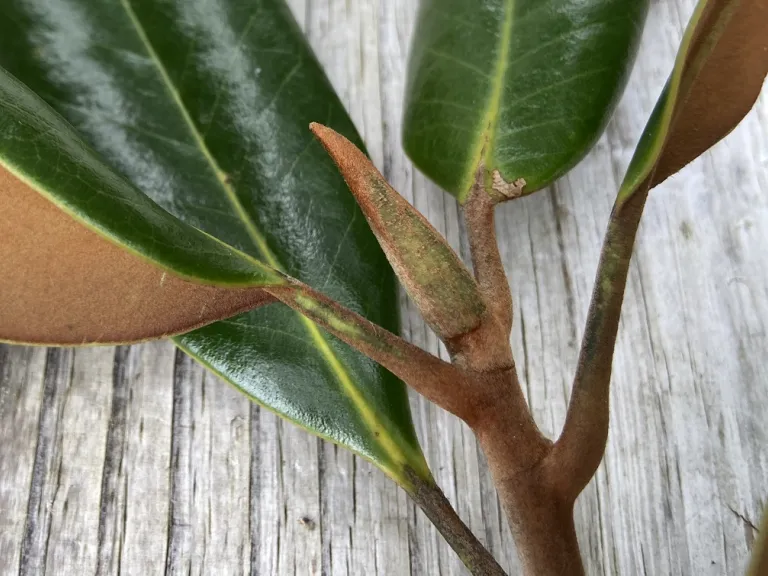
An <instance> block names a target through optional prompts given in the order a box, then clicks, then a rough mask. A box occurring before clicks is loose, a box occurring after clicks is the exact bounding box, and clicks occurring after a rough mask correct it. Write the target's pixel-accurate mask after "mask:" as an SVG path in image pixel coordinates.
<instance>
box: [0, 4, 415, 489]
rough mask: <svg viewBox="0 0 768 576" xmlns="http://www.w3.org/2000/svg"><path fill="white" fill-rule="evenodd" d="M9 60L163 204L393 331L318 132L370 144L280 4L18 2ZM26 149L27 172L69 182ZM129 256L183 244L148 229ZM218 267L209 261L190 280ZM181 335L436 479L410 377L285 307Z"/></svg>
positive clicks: (240, 376)
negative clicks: (418, 428)
mask: <svg viewBox="0 0 768 576" xmlns="http://www.w3.org/2000/svg"><path fill="white" fill-rule="evenodd" d="M0 65H2V66H3V67H5V68H6V69H8V70H9V71H10V72H11V73H12V74H14V75H15V76H17V77H18V78H19V79H20V80H21V81H22V82H24V83H25V84H26V85H27V86H29V87H30V88H31V89H32V90H33V91H34V92H36V93H37V94H38V95H39V96H41V97H42V98H43V99H44V100H45V101H46V102H47V103H48V104H49V105H50V106H52V107H53V108H54V109H55V110H56V111H57V112H59V113H60V114H61V115H62V116H64V117H65V118H66V119H67V120H68V121H69V122H70V123H71V124H72V125H74V126H75V127H76V128H77V129H78V130H79V131H80V133H81V134H82V135H83V136H84V138H85V140H86V141H87V142H88V143H89V144H90V145H91V146H93V148H95V149H96V150H97V151H98V152H99V153H100V154H101V155H102V156H103V157H104V158H106V160H107V161H108V162H109V163H110V164H111V166H113V167H114V168H115V169H116V170H117V172H119V173H120V174H122V175H123V176H125V177H126V178H127V179H128V180H129V181H130V182H131V183H133V185H135V186H136V187H137V188H138V189H140V190H143V191H145V192H146V193H147V194H148V195H149V196H150V197H151V198H152V200H154V202H156V203H157V204H158V205H159V206H160V207H162V208H164V209H165V210H167V211H168V212H170V213H171V214H173V215H174V216H176V217H178V218H179V219H180V220H182V221H183V222H185V223H187V224H190V225H192V226H194V227H195V228H199V229H201V230H203V231H204V232H207V233H208V234H211V235H212V236H215V237H216V238H219V239H221V240H222V241H224V242H226V243H227V244H228V245H231V246H233V247H235V248H236V249H238V250H240V251H242V252H244V253H246V254H248V255H249V256H250V257H252V258H254V259H256V260H258V261H261V262H264V263H265V264H267V265H268V266H270V267H273V268H275V269H278V270H282V271H285V272H287V273H289V274H291V275H292V276H294V277H297V278H299V279H300V280H302V281H304V282H306V283H307V284H309V285H312V286H314V287H316V288H318V289H319V290H321V291H322V292H324V293H325V294H327V295H328V296H330V297H332V298H334V299H335V300H337V301H338V302H340V303H342V304H343V305H345V306H347V307H349V308H350V309H352V310H355V311H358V312H360V313H362V314H364V315H365V316H366V317H367V318H369V319H370V320H372V321H373V322H375V323H377V324H379V325H382V326H384V327H386V328H388V329H389V330H391V331H395V332H396V331H397V329H398V313H397V303H396V291H395V282H394V277H393V274H392V272H391V269H390V268H389V267H388V265H387V263H386V260H385V258H384V255H383V254H382V252H381V251H380V249H379V248H378V246H377V243H376V240H375V238H374V237H373V235H372V234H371V232H370V230H369V229H368V227H367V226H366V223H365V219H364V218H363V217H362V215H361V214H360V212H359V209H358V208H357V206H356V205H355V202H354V199H353V198H352V196H351V195H350V194H349V193H348V191H347V190H346V186H345V184H344V182H343V180H342V178H341V177H340V176H339V175H338V173H337V171H336V170H335V168H334V166H333V163H332V162H331V161H330V159H329V158H328V157H327V155H326V154H325V152H324V151H323V149H322V147H321V146H320V145H319V144H318V143H316V142H315V141H314V139H313V137H312V135H311V133H310V132H309V130H308V129H307V126H308V124H309V123H310V122H311V121H322V122H324V123H326V124H329V125H331V126H333V127H334V128H335V129H336V130H338V131H339V132H341V133H343V134H346V135H347V136H348V137H349V138H351V139H352V140H353V141H355V142H358V143H359V142H360V139H359V137H358V136H357V134H356V132H355V130H354V127H353V126H352V124H351V122H350V120H349V118H348V117H347V115H346V113H345V111H344V108H343V106H342V105H341V103H340V102H339V100H338V98H337V97H336V96H335V95H334V93H333V91H332V88H331V87H330V85H329V83H328V81H327V79H326V78H325V76H324V74H323V73H322V71H321V69H320V67H319V65H318V63H317V62H316V60H315V58H314V56H313V55H312V53H311V51H310V50H309V48H308V47H307V45H306V43H305V41H304V39H303V36H302V34H301V31H300V30H299V28H298V27H297V25H296V23H295V22H294V21H293V18H292V16H291V14H290V11H289V10H288V8H287V6H286V5H285V4H284V2H283V1H282V0H262V1H260V2H253V1H252V0H223V1H221V2H216V3H212V2H208V1H206V0H8V1H6V2H3V3H2V5H0ZM11 105H12V104H11ZM0 122H2V120H0ZM29 146H30V151H29V154H28V160H29V163H28V164H27V165H26V166H25V167H24V170H26V171H27V172H29V173H32V174H35V173H36V172H37V171H38V170H40V169H43V170H52V171H53V172H54V173H55V171H56V170H59V172H61V173H64V172H65V170H64V169H60V167H56V161H55V159H52V158H50V157H45V158H43V162H42V163H39V162H38V163H36V162H35V161H34V155H33V154H34V143H29ZM41 166H42V167H43V168H41ZM115 178H117V177H116V176H115ZM74 184H76V183H75V182H73V186H71V187H66V186H65V187H64V189H60V190H59V193H60V194H61V195H62V196H64V197H68V198H70V199H71V198H72V197H77V196H78V195H84V197H85V198H86V202H85V204H84V205H83V206H81V207H79V208H77V210H80V211H81V212H82V214H76V216H79V215H83V214H84V215H85V216H83V218H84V219H87V218H96V219H101V220H103V219H109V218H113V219H114V220H115V221H119V220H120V219H121V218H122V216H121V215H120V214H117V213H114V214H110V213H107V212H105V213H103V214H96V215H94V214H93V213H92V212H91V211H90V208H89V206H88V202H90V199H91V198H92V197H94V194H92V193H91V192H90V191H88V190H85V191H84V190H83V189H82V188H78V187H77V186H75V185H74ZM59 188H61V187H59ZM132 248H133V249H134V250H135V251H136V252H137V253H143V252H145V251H148V250H149V251H154V252H155V253H157V254H160V257H165V258H169V256H168V254H172V253H175V252H176V251H177V250H178V248H179V247H178V245H176V244H175V243H173V242H171V243H169V244H167V245H166V244H164V243H162V242H156V241H155V238H153V237H151V236H150V237H144V238H138V239H136V241H135V245H134V246H132ZM193 252H194V250H193ZM246 261H249V262H251V261H250V260H247V259H246ZM171 268H172V267H171ZM172 269H174V270H175V268H172ZM214 272H215V267H213V266H209V265H208V264H207V263H206V262H205V261H200V262H198V263H196V265H195V266H194V267H193V269H192V271H191V273H190V274H189V275H190V276H196V277H198V278H199V279H200V280H201V281H207V278H209V277H210V276H211V275H212V274H214ZM224 283H225V284H226V283H228V282H224ZM175 341H176V343H177V345H179V346H180V347H181V348H182V349H183V350H185V351H186V352H188V353H189V354H190V355H192V356H193V357H195V358H196V359H197V360H199V361H200V362H201V363H203V364H205V365H206V366H208V367H209V368H210V369H211V370H213V371H214V372H216V373H217V374H219V375H221V376H222V377H223V378H224V379H226V380H228V381H229V382H231V383H232V384H234V385H235V386H237V387H238V388H240V389H241V390H243V391H244V392H245V393H246V394H248V395H249V396H251V397H252V398H254V399H255V400H257V401H259V402H260V403H262V404H263V405H265V406H267V407H268V408H270V409H271V410H274V411H276V412H277V413H279V414H280V415H282V416H284V417H286V418H288V419H289V420H292V421H293V422H295V423H297V424H299V425H300V426H302V427H304V428H306V429H308V430H310V431H312V432H314V433H316V434H318V435H320V436H322V437H325V438H328V439H330V440H332V441H334V442H337V443H339V444H342V445H345V446H347V447H349V448H351V449H352V450H354V451H356V452H358V453H359V454H361V455H363V456H365V457H366V458H368V459H370V460H372V461H374V462H375V463H376V464H377V465H379V466H380V467H382V468H383V469H384V470H385V471H386V472H387V473H388V474H390V475H391V476H393V477H394V478H395V479H396V480H398V481H400V482H401V483H405V482H406V476H407V473H406V472H405V470H406V469H411V470H414V471H416V472H417V473H418V474H420V475H421V476H423V477H428V476H429V472H428V471H427V469H426V464H425V463H424V459H423V456H422V454H421V450H420V448H419V446H418V442H417V440H416V436H415V433H414V430H413V425H412V422H411V417H410V412H409V407H408V401H407V395H406V393H405V390H404V387H403V385H402V383H401V382H399V381H398V380H397V379H395V378H394V377H393V376H392V375H391V374H389V373H388V372H387V371H385V370H384V369H382V368H380V367H379V366H377V365H376V364H374V363H373V362H372V361H370V360H368V359H367V358H365V357H363V356H362V355H360V354H359V353H357V352H355V351H353V350H351V349H350V348H349V347H347V346H346V345H345V344H343V343H341V342H339V341H338V340H336V339H335V338H333V337H331V336H329V335H328V334H326V333H324V332H321V331H320V330H319V329H318V328H317V327H316V326H315V325H314V324H312V323H311V322H309V321H308V320H306V319H305V318H303V317H302V316H300V315H298V314H297V313H295V312H293V311H291V310H289V309H287V308H285V307H284V306H278V305H273V306H266V307H263V308H260V309H258V310H255V311H253V312H250V313H248V314H244V315H241V316H238V317H235V318H232V319H230V320H226V321H222V322H217V323H215V324H212V325H209V326H206V327H204V328H201V329H199V330H196V331H194V332H191V333H189V334H185V335H183V336H178V337H176V338H175Z"/></svg>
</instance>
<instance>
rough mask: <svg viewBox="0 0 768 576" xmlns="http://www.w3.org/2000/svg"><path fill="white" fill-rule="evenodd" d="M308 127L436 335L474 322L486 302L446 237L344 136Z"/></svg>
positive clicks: (452, 332)
mask: <svg viewBox="0 0 768 576" xmlns="http://www.w3.org/2000/svg"><path fill="white" fill-rule="evenodd" d="M310 129H311V130H312V132H313V133H314V134H315V136H317V138H318V139H319V140H320V142H321V143H322V145H323V146H324V147H325V149H326V150H327V151H328V153H329V154H330V156H331V158H332V159H333V161H334V162H335V163H336V165H337V166H338V167H339V171H340V172H341V174H342V176H344V179H345V180H346V182H347V185H348V186H349V188H350V190H351V191H352V194H354V196H355V199H356V200H357V203H358V204H359V205H360V208H361V209H362V211H363V213H364V214H365V217H366V219H367V220H368V223H369V224H370V226H371V228H372V230H373V233H374V234H375V235H376V238H377V239H378V241H379V244H380V245H381V247H382V249H383V250H384V253H385V254H386V256H387V259H388V260H389V263H390V264H391V265H392V268H393V269H394V270H395V273H396V274H397V276H398V278H399V279H400V282H401V283H402V284H403V286H404V287H405V289H406V291H407V292H408V295H409V296H410V297H411V299H412V300H413V301H414V303H415V304H416V306H417V307H418V308H419V311H420V312H421V313H422V315H423V316H424V319H425V320H426V322H427V324H429V326H430V327H431V328H432V329H433V330H434V331H435V332H436V333H437V335H438V336H440V337H441V338H451V337H454V336H458V335H460V334H465V333H466V332H469V331H471V330H474V329H475V328H477V327H478V326H479V325H480V324H481V322H482V321H483V318H484V317H485V315H486V307H485V304H484V303H483V299H482V298H481V296H480V291H479V289H478V286H477V283H476V282H475V280H474V279H473V278H472V275H471V273H470V272H469V270H467V268H466V266H464V264H463V263H462V261H461V259H460V258H459V257H458V256H457V255H456V253H455V252H454V251H453V250H452V249H451V247H450V246H449V245H448V243H447V242H446V241H445V239H444V238H443V237H442V236H441V235H440V233H439V232H438V231H437V230H435V228H434V227H433V226H432V225H431V224H430V223H429V222H428V221H427V219H426V218H424V216H422V215H421V214H420V213H419V212H418V211H417V210H416V209H415V208H414V207H413V206H411V205H410V204H409V203H408V201H407V200H405V198H403V197H402V196H401V195H400V194H399V193H398V192H397V191H396V190H394V189H393V188H392V187H391V186H390V185H389V184H388V183H387V181H386V180H385V179H384V177H383V176H382V175H381V173H380V172H379V171H378V170H377V169H376V167H375V166H374V165H373V164H372V163H371V161H370V160H369V159H368V158H367V157H366V156H365V154H363V153H362V152H361V151H360V150H358V149H357V147H356V146H355V145H354V144H352V143H351V142H350V141H349V140H347V139H346V138H344V137H343V136H342V135H341V134H338V133H337V132H335V131H334V130H332V129H330V128H327V127H325V126H323V125H321V124H312V125H311V126H310Z"/></svg>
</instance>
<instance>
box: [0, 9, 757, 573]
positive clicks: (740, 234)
mask: <svg viewBox="0 0 768 576" xmlns="http://www.w3.org/2000/svg"><path fill="white" fill-rule="evenodd" d="M291 3H292V6H293V8H294V11H295V13H296V15H297V18H298V20H299V21H300V23H301V24H302V25H303V26H304V28H305V29H306V31H307V34H308V36H309V38H310V40H311V42H312V44H313V46H314V47H315V50H316V51H317V53H318V56H319V58H320V60H321V61H322V63H323V65H324V66H325V67H326V69H327V71H328V74H329V75H330V77H331V79H332V81H333V83H334V85H335V86H336V88H337V90H338V91H339V93H340V94H341V96H342V98H343V100H344V101H345V103H346V104H347V106H348V108H349V110H350V112H351V114H352V116H353V118H354V120H355V122H356V123H357V125H358V127H359V129H360V131H361V132H362V133H363V135H364V136H365V139H366V142H367V143H368V145H369V150H370V152H371V154H372V156H373V158H374V160H375V162H376V163H377V165H379V166H380V167H382V168H383V170H384V172H385V174H386V175H387V176H388V177H389V178H390V179H391V181H392V183H393V184H394V185H395V186H396V187H397V188H398V189H399V190H400V191H401V192H402V193H403V194H404V195H405V196H406V197H407V198H408V199H409V200H411V201H412V202H414V203H415V204H416V206H417V207H418V208H419V209H420V210H422V211H423V212H424V213H425V214H426V215H427V216H428V217H429V219H430V220H431V221H432V223H433V224H435V226H437V227H438V229H440V230H441V231H442V232H443V233H445V235H446V236H447V238H448V239H449V240H450V242H451V243H452V245H454V247H456V248H457V249H458V250H460V251H461V252H462V254H464V255H465V256H466V251H467V250H466V240H465V235H464V233H463V231H462V228H461V224H460V218H459V212H458V210H457V207H456V204H455V202H454V201H453V200H452V199H451V198H450V197H449V196H447V195H445V194H443V193H442V192H440V191H439V190H437V189H436V188H435V187H434V186H433V185H431V184H430V183H429V182H427V181H426V180H425V179H424V178H423V177H422V176H421V175H419V174H418V173H416V172H415V171H414V170H413V168H412V167H411V165H410V163H409V162H408V161H407V159H406V158H405V156H404V155H403V152H402V150H401V147H400V144H399V140H400V128H399V123H400V116H401V113H402V97H403V96H402V95H403V84H404V78H405V67H406V56H407V51H408V44H409V38H410V35H411V34H412V27H413V21H414V13H415V2H414V1H413V0H356V1H355V2H349V1H348V0H292V2H291ZM693 3H694V2H693V0H655V2H654V3H653V7H652V10H651V14H650V17H649V21H648V26H647V30H646V33H645V36H644V40H643V46H642V53H641V55H640V57H639V60H638V65H637V68H636V70H635V73H634V74H633V77H632V80H631V83H630V86H629V88H628V90H627V92H626V94H625V96H624V99H623V101H622V103H621V106H620V108H619V110H618V112H617V114H616V116H615V118H614V119H613V121H612V122H611V124H610V126H609V128H608V131H607V132H606V134H605V136H604V137H603V138H602V139H601V140H600V142H599V143H598V145H597V147H596V148H595V150H594V151H593V152H592V153H591V154H590V156H589V157H588V158H587V159H586V160H585V161H584V162H583V163H582V164H581V165H580V166H579V167H578V168H577V169H575V170H574V171H573V172H572V173H571V174H570V175H568V176H567V177H566V178H564V179H563V180H562V181H560V182H559V183H557V185H556V186H554V187H553V188H552V189H551V190H548V191H543V192H541V193H538V194H536V195H534V196H532V197H529V198H525V199H523V200H519V201H517V202H514V203H512V204H509V205H505V206H504V207H503V208H501V209H500V211H499V212H500V213H499V217H498V232H499V235H500V237H501V239H502V242H503V253H504V260H505V264H506V267H507V271H508V275H509V278H510V280H511V282H512V285H513V288H514V294H515V304H516V310H515V318H516V322H515V329H514V333H513V344H514V348H515V352H516V357H517V362H518V365H519V367H520V371H521V375H522V377H523V378H524V381H525V385H526V389H527V394H528V397H529V400H530V402H531V405H532V407H533V410H534V412H535V415H536V419H537V421H538V422H539V423H540V425H541V426H542V427H543V428H544V429H545V430H546V432H547V433H549V434H551V435H555V434H556V433H557V431H558V429H559V426H560V425H561V423H562V420H563V416H564V412H565V406H566V399H567V394H568V388H569V385H570V380H571V376H572V373H573V370H574V367H575V362H576V355H577V350H578V342H579V337H580V333H581V330H582V326H583V324H584V320H585V315H586V310H587V305H588V302H589V296H590V292H591V286H592V279H593V274H594V271H595V268H596V265H597V258H598V253H599V247H600V241H601V236H602V232H603V228H604V226H605V223H606V221H607V217H608V212H609V210H610V206H611V202H612V195H613V193H614V191H615V189H616V187H617V184H618V182H619V180H620V178H621V174H622V172H623V170H624V168H625V167H626V165H627V163H628V161H629V158H630V155H631V153H632V149H633V146H634V142H635V141H636V139H637V137H638V134H639V132H640V131H641V129H642V127H643V125H644V122H645V118H646V116H647V114H648V113H649V111H650V109H651V107H652V106H653V103H654V101H655V98H656V96H657V94H658V93H659V91H660V89H661V86H662V84H663V82H664V80H665V78H666V75H667V74H668V71H669V69H670V67H671V63H672V60H673V57H674V52H675V50H676V45H677V43H678V41H679V40H680V37H681V34H682V30H683V27H684V24H685V21H686V19H687V17H688V15H689V14H690V12H691V10H692V9H693ZM767 127H768V94H766V95H763V96H762V98H761V100H760V102H759V103H758V107H757V109H756V110H755V111H754V112H753V113H752V114H751V115H750V117H749V118H748V119H747V121H746V122H745V123H744V124H743V125H742V126H741V127H740V128H739V129H738V130H737V131H736V132H735V133H734V134H733V135H732V136H731V137H730V138H729V139H728V140H727V142H725V143H722V144H720V145H718V146H717V148H716V149H715V150H714V152H712V153H710V154H708V155H707V156H706V157H704V158H702V159H700V160H699V161H697V162H696V163H695V164H694V165H692V166H690V167H688V168H686V169H685V170H684V171H683V172H682V173H681V174H680V175H678V176H676V177H675V178H673V179H672V180H671V181H669V182H668V183H666V184H665V185H664V186H662V187H661V188H660V189H659V190H657V191H656V192H655V193H654V194H653V195H652V197H651V200H650V202H649V206H648V209H647V211H646V216H645V220H644V222H643V226H642V228H641V232H640V237H639V243H638V247H637V250H636V253H635V261H634V265H633V268H632V272H631V277H630V282H629V286H628V292H627V298H626V303H625V307H624V315H623V319H622V327H621V332H620V338H619V345H618V349H617V354H616V359H615V363H614V368H615V369H614V394H613V399H612V409H613V419H612V424H611V435H610V444H609V447H608V452H607V455H606V459H605V462H604V464H603V465H602V467H601V468H600V471H599V473H598V475H597V478H596V480H595V481H593V482H592V484H591V485H590V486H589V488H588V489H587V491H586V492H585V494H584V495H583V496H582V497H581V499H580V501H579V505H578V513H577V515H578V518H577V521H578V530H579V538H580V542H581V545H582V548H583V550H584V553H585V555H586V557H587V563H588V573H589V574H606V575H612V574H627V575H634V574H642V573H645V574H675V575H677V574H685V575H696V576H703V575H713V576H714V575H721V574H741V573H743V570H744V567H745V564H746V559H747V555H748V550H749V547H750V545H751V543H752V540H753V538H754V534H755V527H754V524H755V523H757V517H758V515H759V511H760V509H761V507H762V505H763V504H764V503H765V502H766V497H767V496H768V423H767V419H766V417H765V415H766V412H767V409H768V353H767V352H766V350H768V334H766V324H767V323H768V266H765V265H764V261H765V254H767V253H768V196H766V194H764V193H763V192H764V191H766V190H768V128H767ZM5 304H6V305H7V304H8V303H5ZM402 309H403V331H404V334H405V335H406V336H408V337H409V338H410V339H411V340H412V341H414V342H416V343H418V344H419V345H421V346H423V347H425V348H427V349H429V350H431V351H433V352H436V353H437V352H440V353H444V350H439V348H438V345H437V341H436V339H435V337H434V336H433V335H432V334H431V333H430V332H429V330H428V329H426V328H425V326H424V324H423V322H421V320H420V319H419V316H418V314H417V313H416V311H415V310H414V308H413V307H412V306H411V305H410V304H409V303H408V302H407V301H406V299H405V298H403V300H402ZM413 409H414V415H415V419H416V421H417V426H418V429H419V433H420V436H421V438H422V439H423V445H424V449H425V451H426V453H427V454H428V458H429V461H430V464H431V465H432V467H433V470H434V471H435V473H436V476H437V478H438V479H439V481H440V483H441V485H442V486H443V487H444V489H445V491H446V493H447V494H448V496H449V498H450V499H451V501H452V502H454V503H455V505H456V506H457V507H458V510H459V512H460V513H461V515H462V516H463V517H464V518H465V520H466V521H467V522H468V523H469V525H470V526H471V528H472V529H473V530H474V531H475V532H476V533H477V534H478V536H479V537H480V538H481V539H482V540H483V541H485V542H486V543H487V544H488V545H489V546H490V547H491V549H492V550H493V552H494V553H495V554H496V555H497V557H498V558H500V559H501V561H502V564H503V565H505V566H506V567H509V568H510V569H511V570H512V571H513V572H514V569H515V566H516V560H515V554H514V548H513V546H512V543H511V538H510V535H509V530H508V528H507V527H506V525H505V521H504V520H503V518H502V515H501V513H500V511H499V506H498V503H497V500H496V497H495V494H494V491H493V487H492V484H491V482H490V479H489V476H488V473H487V471H486V469H485V466H484V464H483V458H482V455H481V454H480V453H479V451H478V448H477V445H476V443H475V441H474V439H473V437H472V435H471V433H470V432H469V431H468V430H467V429H466V427H464V426H463V425H461V424H460V423H458V422H457V421H456V420H455V419H454V418H452V417H450V416H448V415H447V414H445V413H443V412H442V411H440V410H439V409H437V408H435V407H434V406H431V405H428V404H427V403H426V402H424V401H423V400H421V399H419V398H415V397H414V398H413ZM165 572H167V573H170V574H217V575H218V574H252V575H257V574H259V575H264V576H271V575H281V576H282V575H293V574H298V575H302V576H303V575H307V574H323V575H333V576H342V575H368V574H387V575H401V574H413V575H415V576H421V575H433V574H434V575H437V574H444V575H457V574H463V573H464V572H463V570H462V567H461V564H460V563H459V561H458V560H457V559H456V557H455V556H454V555H453V553H452V552H451V550H450V549H449V548H448V547H447V546H445V545H444V544H443V543H442V542H441V541H440V539H439V537H438V536H437V535H436V533H435V531H434V530H433V529H432V528H431V527H430V525H429V524H428V522H427V521H426V520H425V518H424V517H423V516H422V515H421V513H420V512H417V511H416V510H415V509H414V507H413V505H412V504H410V503H409V502H408V500H407V499H406V497H405V496H404V494H403V493H402V492H401V491H399V490H398V489H397V488H396V487H395V486H394V485H393V484H392V483H391V482H389V481H388V480H387V479H386V478H385V477H384V476H383V475H382V474H381V473H379V472H378V471H377V470H376V469H374V468H372V467H371V466H370V465H368V464H367V463H365V462H362V461H360V460H358V459H356V458H354V457H352V456H351V455H350V454H348V453H347V452H345V451H343V450H340V449H338V448H336V447H334V446H331V445H329V444H326V443H324V442H321V441H319V440H317V439H315V438H314V437H311V436H309V435H307V434H306V433H304V432H302V431H300V430H297V429H296V428H294V427H292V426H291V425H289V424H286V423H283V422H282V421H280V420H278V419H277V418H275V417H274V416H273V415H271V414H270V413H268V412H267V411H264V410H260V409H259V408H258V407H256V406H253V405H250V404H249V403H248V402H247V401H246V400H244V399H243V398H242V397H240V396H239V395H238V394H237V393H236V392H235V391H234V390H232V389H231V388H229V387H228V386H226V385H224V384H222V383H221V382H220V381H218V380H217V379H216V378H214V377H213V376H211V375H210V374H207V373H205V371H204V370H203V369H201V368H200V367H199V366H197V365H195V364H194V363H193V362H192V361H190V360H189V359H187V358H186V357H185V356H184V355H182V354H180V353H177V352H175V351H174V349H173V347H172V346H171V345H170V344H168V343H155V344H146V345H142V346H135V347H131V348H117V349H114V348H101V349H85V350H77V351H68V350H48V351H46V350H43V349H31V348H18V347H10V346H0V574H2V575H11V574H23V575H28V574H29V575H32V574H43V573H46V574H51V575H53V574H55V575H59V574H62V575H69V574H98V575H105V576H106V575H117V574H121V575H137V576H139V575H141V576H144V575H153V574H162V573H165Z"/></svg>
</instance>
